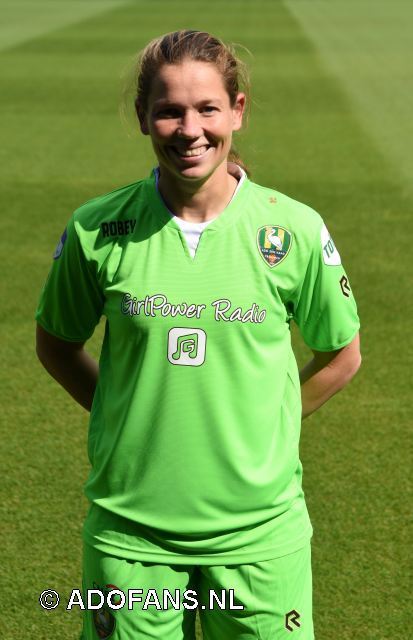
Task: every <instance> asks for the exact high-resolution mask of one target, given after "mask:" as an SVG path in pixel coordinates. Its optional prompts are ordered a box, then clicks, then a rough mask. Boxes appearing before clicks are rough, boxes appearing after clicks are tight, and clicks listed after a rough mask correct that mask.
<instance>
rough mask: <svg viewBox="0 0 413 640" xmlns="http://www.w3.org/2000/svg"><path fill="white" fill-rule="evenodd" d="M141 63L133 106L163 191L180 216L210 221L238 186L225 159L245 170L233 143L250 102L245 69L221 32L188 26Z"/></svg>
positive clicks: (157, 44)
mask: <svg viewBox="0 0 413 640" xmlns="http://www.w3.org/2000/svg"><path fill="white" fill-rule="evenodd" d="M165 62H166V64H165ZM138 69H139V73H138V86H137V95H136V99H135V108H136V113H137V116H138V118H139V122H140V127H141V131H142V133H143V134H144V135H150V137H151V140H152V145H153V149H154V152H155V154H156V156H157V158H158V162H159V168H160V179H159V184H158V186H159V191H160V193H161V194H162V196H163V198H164V200H165V202H166V204H167V205H168V206H169V209H170V210H171V211H173V212H174V213H175V214H176V215H178V216H181V217H182V218H183V219H185V220H190V221H194V222H202V221H205V220H208V219H210V218H211V216H212V215H213V216H216V215H217V212H218V213H219V212H220V211H222V210H223V209H224V208H225V206H226V205H227V204H228V202H229V201H230V199H231V197H232V195H233V194H234V191H235V189H236V187H237V185H238V180H237V178H236V177H234V176H233V175H232V174H231V172H228V170H227V161H228V160H229V161H232V162H235V163H236V164H237V165H238V166H240V167H242V168H243V169H244V170H246V167H245V166H244V165H243V163H242V161H241V159H240V157H239V156H238V154H237V153H236V151H235V149H234V148H233V146H232V134H233V132H234V131H238V130H239V129H240V128H241V126H242V120H243V115H244V110H245V107H246V104H247V94H248V88H249V82H248V74H247V71H246V68H245V67H244V65H243V64H242V63H241V61H240V60H237V59H236V57H235V55H234V53H233V52H232V51H231V50H230V48H229V47H224V46H223V45H222V43H220V42H219V41H218V40H217V39H215V38H213V37H212V36H210V35H209V34H207V33H202V32H193V31H189V32H179V35H177V34H169V35H167V36H165V37H164V38H163V39H160V38H158V39H157V40H155V41H153V42H151V43H150V44H149V45H148V46H147V47H146V49H145V50H144V51H143V53H142V55H141V58H140V60H139V66H138ZM241 77H242V79H243V82H242V84H243V85H245V91H246V92H244V93H243V92H240V90H239V89H240V85H241ZM205 183H207V185H205ZM188 197H189V198H190V199H192V200H193V203H192V206H191V203H190V202H189V201H188Z"/></svg>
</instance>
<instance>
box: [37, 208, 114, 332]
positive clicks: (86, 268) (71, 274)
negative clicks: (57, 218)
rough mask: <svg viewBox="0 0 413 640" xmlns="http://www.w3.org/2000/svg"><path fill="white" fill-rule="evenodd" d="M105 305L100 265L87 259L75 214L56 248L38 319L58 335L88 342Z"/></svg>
mask: <svg viewBox="0 0 413 640" xmlns="http://www.w3.org/2000/svg"><path fill="white" fill-rule="evenodd" d="M103 305H104V296H103V294H102V291H101V290H100V287H99V283H98V279H97V273H96V265H95V264H94V263H93V261H92V260H90V259H88V258H87V256H86V254H85V252H84V250H83V248H82V246H81V243H80V240H79V237H78V234H77V232H76V227H75V221H74V218H73V217H72V218H71V219H70V221H69V223H68V225H67V228H66V229H65V231H64V233H63V235H62V237H61V239H60V241H59V243H58V245H57V247H56V250H55V253H54V256H53V264H52V267H51V269H50V272H49V275H48V278H47V280H46V284H45V286H44V288H43V291H42V293H41V296H40V300H39V304H38V307H37V311H36V320H37V322H38V323H39V324H40V325H41V326H42V327H43V328H44V329H45V330H46V331H47V332H48V333H51V334H52V335H54V336H56V337H58V338H62V339H63V340H68V341H73V342H84V341H85V340H87V339H88V338H90V336H91V335H92V333H93V331H94V329H95V327H96V325H97V324H98V322H99V319H100V317H101V315H102V310H103Z"/></svg>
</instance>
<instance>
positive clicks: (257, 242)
mask: <svg viewBox="0 0 413 640" xmlns="http://www.w3.org/2000/svg"><path fill="white" fill-rule="evenodd" d="M54 257H55V260H54V263H53V265H52V269H51V271H50V274H49V277H48V279H47V282H46V285H45V287H44V290H43V293H42V296H41V299H40V303H39V306H38V310H37V314H36V318H37V321H38V322H39V323H40V325H41V326H42V327H43V328H44V329H45V330H46V331H47V332H49V333H51V334H53V335H55V336H57V337H60V338H63V339H64V340H69V341H76V342H81V341H85V340H87V339H88V338H89V337H90V336H91V335H92V333H93V331H94V328H95V326H96V324H97V323H98V321H99V319H100V317H101V316H102V315H103V316H105V318H106V325H105V327H106V328H105V336H104V341H103V346H102V352H101V356H100V373H99V379H98V384H97V388H96V392H95V396H94V400H93V406H92V410H91V416H90V425H89V437H88V450H89V458H90V462H91V471H90V475H89V478H88V480H87V482H86V486H85V492H86V495H87V497H88V499H89V500H90V503H91V505H90V509H89V513H88V515H87V518H86V522H85V525H84V537H85V540H86V541H87V542H88V543H89V544H92V545H93V546H94V547H95V548H98V549H100V550H102V551H104V552H106V553H109V554H113V555H117V556H120V557H125V558H129V559H135V560H141V561H148V562H149V561H150V562H156V563H167V564H178V563H181V564H191V563H192V564H239V563H249V562H257V561H261V560H267V559H271V558H276V557H278V556H282V555H285V554H288V553H292V552H293V551H296V550H298V549H299V548H301V547H303V546H304V545H305V544H306V542H307V541H308V539H309V538H310V537H311V535H312V527H311V523H310V519H309V516H308V512H307V509H306V505H305V500H304V494H303V489H302V465H301V462H300V459H299V438H300V429H301V393H300V382H299V375H298V369H297V363H296V360H295V357H294V354H293V351H292V348H291V335H290V322H291V320H294V321H295V322H296V323H297V325H298V327H299V329H300V331H301V334H302V336H303V339H304V341H305V342H306V344H307V345H308V346H309V347H311V348H312V349H315V350H319V351H332V350H335V349H339V348H340V347H343V346H345V345H346V344H348V343H349V342H351V340H352V339H353V338H354V336H355V335H356V333H357V331H358V329H359V320H358V316H357V310H356V304H355V301H354V298H353V294H352V291H351V289H350V285H349V280H348V277H347V275H346V273H345V272H344V270H343V267H342V265H341V260H340V256H339V253H338V251H337V249H336V248H335V246H334V243H333V241H332V239H331V237H330V235H329V233H328V231H327V229H326V227H325V225H324V223H323V220H322V218H321V217H320V216H319V214H318V213H316V212H315V211H314V210H312V209H311V208H309V207H308V206H306V205H304V204H301V203H299V202H296V201H295V200H292V199H291V198H289V197H287V196H286V195H283V194H281V193H279V192H277V191H274V190H271V189H268V188H264V187H261V186H259V185H257V184H254V183H253V182H251V181H250V180H248V179H245V180H244V182H243V184H242V185H241V186H240V188H239V190H238V192H237V194H236V195H235V197H234V198H233V200H232V201H231V203H230V204H229V205H228V206H227V208H226V209H225V210H224V211H223V212H222V213H221V214H220V215H219V216H218V217H217V218H215V219H214V220H213V221H212V222H211V223H210V224H209V225H208V226H207V227H206V228H205V230H204V231H203V233H202V235H201V238H200V242H199V246H198V248H197V251H196V254H195V257H194V258H192V257H191V256H190V253H189V251H188V246H187V244H186V241H185V237H184V235H183V232H182V231H181V229H180V227H179V225H178V224H177V223H176V222H175V220H174V218H173V217H172V216H171V215H170V213H169V212H168V210H167V209H166V207H165V204H164V203H163V201H162V199H161V197H160V195H159V193H158V191H157V189H156V185H155V178H154V175H153V174H152V175H151V176H150V177H149V178H147V179H144V180H140V181H138V182H136V183H134V184H132V185H128V186H126V187H123V188H121V189H117V190H115V191H113V192H111V193H109V194H106V195H104V196H101V197H98V198H95V199H93V200H91V201H89V202H87V203H86V204H84V205H83V206H81V207H80V208H79V209H78V210H77V211H75V213H74V215H73V216H72V218H71V219H70V221H69V223H68V226H67V229H66V231H65V233H64V235H63V236H62V239H61V241H60V243H59V245H58V247H57V249H56V252H55V256H54Z"/></svg>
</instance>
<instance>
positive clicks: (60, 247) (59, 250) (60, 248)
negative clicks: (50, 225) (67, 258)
mask: <svg viewBox="0 0 413 640" xmlns="http://www.w3.org/2000/svg"><path fill="white" fill-rule="evenodd" d="M66 238H67V229H65V230H64V231H63V234H62V237H61V238H60V240H59V242H58V243H57V247H56V249H55V251H54V254H53V260H57V259H58V258H60V256H61V255H62V251H63V247H64V244H65V242H66Z"/></svg>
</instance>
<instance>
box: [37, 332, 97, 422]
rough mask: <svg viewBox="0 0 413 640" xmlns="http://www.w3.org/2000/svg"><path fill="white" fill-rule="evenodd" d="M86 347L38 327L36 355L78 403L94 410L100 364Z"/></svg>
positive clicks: (82, 343)
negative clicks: (93, 404) (87, 351)
mask: <svg viewBox="0 0 413 640" xmlns="http://www.w3.org/2000/svg"><path fill="white" fill-rule="evenodd" d="M84 344H85V343H84V342H68V341H67V340H62V339H61V338H56V337H55V336H53V335H51V334H50V333H48V332H47V331H45V330H44V329H43V327H41V326H40V325H39V324H37V329H36V353H37V356H38V358H39V360H40V362H41V363H42V365H43V366H44V368H45V369H46V371H48V373H50V375H51V376H52V377H53V378H54V379H55V380H57V382H58V383H59V384H60V385H61V386H62V387H63V388H64V389H66V391H67V392H68V393H70V395H71V396H72V397H73V398H74V399H75V400H76V402H78V403H79V404H80V405H82V407H84V408H85V409H87V410H88V411H90V409H91V407H92V402H93V396H94V394H95V389H96V384H97V379H98V375H99V365H98V363H97V362H96V360H94V359H93V358H91V356H90V355H89V354H88V353H86V351H85V350H84V348H83V347H84Z"/></svg>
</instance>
